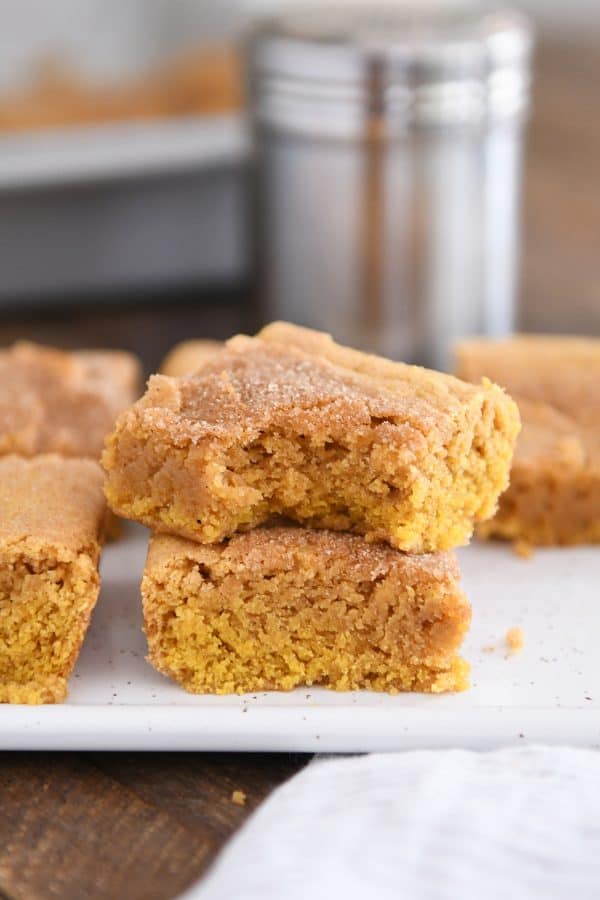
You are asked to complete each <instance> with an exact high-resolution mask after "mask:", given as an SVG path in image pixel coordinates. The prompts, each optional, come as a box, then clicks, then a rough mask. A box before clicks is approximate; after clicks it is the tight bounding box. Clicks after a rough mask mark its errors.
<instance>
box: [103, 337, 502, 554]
mask: <svg viewBox="0 0 600 900" xmlns="http://www.w3.org/2000/svg"><path fill="white" fill-rule="evenodd" d="M281 327H282V328H283V332H284V334H285V336H286V337H287V338H289V340H286V341H281V342H280V341H278V340H274V339H272V337H273V335H272V334H271V335H270V336H265V338H264V339H263V338H261V337H258V338H247V337H243V336H239V337H237V338H234V339H232V340H231V341H229V342H228V344H227V345H226V348H225V349H224V350H222V351H221V352H220V353H219V354H217V355H215V357H214V358H213V359H212V360H209V361H207V362H206V363H205V364H204V365H203V366H202V369H201V370H200V371H199V372H197V373H195V374H193V375H191V376H187V377H184V378H179V379H174V378H168V377H165V376H154V377H153V378H151V379H150V382H149V386H148V390H147V393H146V394H145V396H144V397H143V398H142V399H141V400H140V401H139V402H138V403H136V404H135V405H134V406H133V407H132V408H131V409H130V410H128V411H126V412H125V413H124V414H123V415H122V416H121V417H120V418H119V420H118V422H117V426H116V429H115V431H114V432H113V434H112V435H111V436H110V437H109V439H108V441H107V446H106V450H105V453H104V457H103V463H104V466H105V469H106V471H107V476H108V477H107V482H106V495H107V498H108V501H109V503H110V505H111V506H112V508H113V509H114V511H115V512H117V513H119V514H121V515H124V516H125V517H127V518H131V519H137V520H139V521H141V522H143V523H144V524H146V525H149V526H150V527H152V528H153V529H154V530H156V531H162V532H170V533H173V534H178V535H180V536H182V537H188V538H190V539H193V540H194V539H195V540H198V541H201V542H208V543H217V542H219V541H221V540H222V539H223V538H224V537H226V536H227V535H231V534H233V533H235V532H236V531H239V530H247V529H250V528H253V527H256V526H257V525H259V524H261V523H264V522H266V521H268V520H269V519H271V517H272V516H274V515H275V516H285V517H287V518H291V519H293V520H294V521H297V522H300V523H302V524H305V525H309V526H311V527H315V528H328V529H333V530H336V531H337V530H340V531H354V532H356V533H358V534H363V535H365V536H366V537H367V539H369V540H385V541H388V542H389V543H390V544H392V545H393V546H395V547H397V548H400V549H402V550H407V551H414V552H425V551H431V550H437V549H448V548H451V547H454V546H457V545H459V544H463V543H466V542H467V541H468V539H469V537H470V535H471V532H472V529H473V524H474V522H475V521H480V520H483V519H485V518H487V517H488V516H490V515H492V514H493V512H494V510H495V508H496V501H497V498H498V495H499V493H500V492H501V491H502V490H503V489H504V488H505V487H506V484H507V480H508V470H509V467H510V460H511V457H512V448H513V444H514V441H515V437H516V434H517V432H518V429H519V419H518V413H517V409H516V406H515V404H514V403H513V402H512V400H510V398H508V397H507V396H506V395H505V394H504V393H503V391H501V390H500V388H497V387H496V386H495V385H492V384H490V383H489V382H485V383H484V384H482V385H480V386H476V387H475V386H473V385H469V384H465V383H463V382H460V381H458V380H457V379H455V378H452V377H450V376H445V375H441V374H439V373H435V372H429V371H427V370H425V369H419V368H416V367H412V366H406V365H402V364H398V363H390V362H387V361H385V360H379V359H377V358H375V357H369V356H365V355H364V354H359V353H353V351H345V350H344V348H336V347H335V345H334V344H333V343H332V342H331V341H330V339H329V338H327V337H326V336H325V335H315V336H314V340H316V339H318V340H319V341H321V342H322V345H323V351H324V352H323V353H320V352H317V351H316V350H312V349H307V348H306V347H304V346H302V344H301V339H302V337H303V335H304V334H305V332H304V331H303V330H302V329H298V328H294V327H293V326H285V327H284V326H281ZM296 338H298V339H299V340H298V344H299V345H298V346H296V345H295V344H294V343H293V342H294V341H295V340H296ZM311 339H313V338H312V336H311ZM329 351H331V355H332V358H331V359H329V358H327V353H328V352H329ZM338 352H339V353H342V354H346V357H344V358H343V359H342V358H341V357H340V360H339V362H338V361H334V354H337V353H338Z"/></svg>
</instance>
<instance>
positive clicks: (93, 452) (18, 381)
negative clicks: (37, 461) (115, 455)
mask: <svg viewBox="0 0 600 900" xmlns="http://www.w3.org/2000/svg"><path fill="white" fill-rule="evenodd" d="M0 381H1V383H2V395H1V397H0V454H7V453H17V454H19V455H20V456H35V455H36V454H39V453H50V452H51V453H60V454H61V455H62V456H75V457H81V456H84V457H91V458H93V459H100V455H101V453H102V446H103V443H104V438H105V437H106V434H107V433H108V432H109V431H110V429H111V428H112V427H113V425H114V422H115V419H116V418H117V415H118V414H119V413H120V412H121V411H122V410H123V409H125V408H126V407H127V406H130V405H131V403H133V402H134V400H135V399H136V397H138V396H139V386H140V369H139V365H138V363H137V361H136V359H135V357H133V356H131V355H130V354H129V353H122V352H118V351H110V350H106V351H103V350H81V351H76V352H73V353H69V352H63V351H62V350H55V349H53V348H51V347H42V346H38V345H36V344H30V343H25V342H21V343H17V344H14V345H13V346H12V347H9V348H7V349H4V350H0Z"/></svg>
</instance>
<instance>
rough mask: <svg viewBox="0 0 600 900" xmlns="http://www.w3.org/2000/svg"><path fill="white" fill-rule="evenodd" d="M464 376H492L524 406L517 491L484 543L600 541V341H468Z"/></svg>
mask: <svg viewBox="0 0 600 900" xmlns="http://www.w3.org/2000/svg"><path fill="white" fill-rule="evenodd" d="M457 360H458V371H459V374H460V375H462V376H463V377H465V378H471V379H473V380H476V379H479V378H481V377H482V376H483V375H488V376H489V377H491V378H494V380H497V381H498V382H499V383H501V384H502V385H503V386H505V387H506V388H507V389H508V390H510V391H511V393H512V394H513V396H514V397H515V399H516V400H517V402H518V405H519V409H520V412H521V418H522V422H523V430H522V432H521V434H520V436H519V439H518V441H517V447H516V451H515V457H514V460H513V466H512V471H511V478H510V487H509V488H508V490H507V491H506V493H505V494H503V495H502V497H501V499H500V505H499V508H498V512H497V514H496V516H495V517H494V518H493V519H491V520H490V521H489V522H485V523H484V524H483V525H481V526H480V527H479V529H478V531H479V533H480V534H481V535H482V536H484V537H487V536H489V537H501V538H506V539H509V540H524V541H526V542H527V543H529V544H534V545H553V544H579V543H598V542H600V340H594V339H590V338H573V337H547V336H537V335H532V336H522V337H516V338H513V339H510V340H506V341H484V340H474V341H464V342H462V343H461V344H460V345H459V346H458V348H457Z"/></svg>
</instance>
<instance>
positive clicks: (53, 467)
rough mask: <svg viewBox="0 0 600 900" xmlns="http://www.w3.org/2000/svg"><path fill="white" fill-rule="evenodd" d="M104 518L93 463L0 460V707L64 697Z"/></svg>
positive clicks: (94, 591) (91, 596)
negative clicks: (1, 705)
mask: <svg viewBox="0 0 600 900" xmlns="http://www.w3.org/2000/svg"><path fill="white" fill-rule="evenodd" d="M105 519H106V504H105V500H104V496H103V492H102V470H101V469H100V466H99V465H98V464H97V463H95V462H92V461H91V460H76V459H64V458H62V457H59V456H54V455H49V456H39V457H36V458H35V459H31V460H27V459H22V458H20V457H16V456H5V457H3V458H2V459H0V702H5V703H6V702H8V703H53V702H60V701H61V700H63V699H64V697H65V695H66V693H67V679H68V676H69V674H70V672H71V670H72V668H73V666H74V664H75V661H76V659H77V656H78V654H79V650H80V648H81V644H82V642H83V638H84V636H85V633H86V630H87V627H88V623H89V618H90V615H91V612H92V609H93V607H94V604H95V603H96V599H97V596H98V590H99V585H100V580H99V576H98V559H99V555H100V542H101V539H102V537H103V532H104V525H105Z"/></svg>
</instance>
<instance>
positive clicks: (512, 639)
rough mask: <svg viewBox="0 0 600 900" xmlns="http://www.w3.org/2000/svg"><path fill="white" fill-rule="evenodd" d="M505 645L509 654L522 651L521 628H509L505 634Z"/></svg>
mask: <svg viewBox="0 0 600 900" xmlns="http://www.w3.org/2000/svg"><path fill="white" fill-rule="evenodd" d="M506 643H507V645H508V649H509V651H510V653H518V652H519V651H520V650H522V649H523V644H524V635H523V629H522V628H509V629H508V631H507V632H506Z"/></svg>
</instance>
